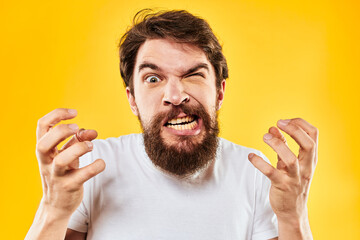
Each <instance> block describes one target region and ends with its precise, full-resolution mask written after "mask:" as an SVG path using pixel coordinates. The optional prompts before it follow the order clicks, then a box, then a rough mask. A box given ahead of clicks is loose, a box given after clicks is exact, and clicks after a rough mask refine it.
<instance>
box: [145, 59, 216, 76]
mask: <svg viewBox="0 0 360 240" xmlns="http://www.w3.org/2000/svg"><path fill="white" fill-rule="evenodd" d="M144 68H150V69H152V70H156V71H160V72H161V71H162V70H161V68H160V67H159V66H157V65H156V64H153V63H149V62H144V63H142V64H140V65H139V70H138V72H140V71H141V70H143V69H144ZM201 68H203V69H206V70H207V71H208V72H209V71H210V70H209V65H208V64H206V63H199V64H197V65H195V66H194V67H192V68H190V69H188V70H186V72H185V73H184V74H183V76H186V75H188V74H190V73H193V72H196V71H197V70H199V69H201Z"/></svg>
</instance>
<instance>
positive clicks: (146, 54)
mask: <svg viewBox="0 0 360 240" xmlns="http://www.w3.org/2000/svg"><path fill="white" fill-rule="evenodd" d="M143 63H151V64H156V66H157V67H158V68H157V69H153V68H152V67H145V68H143V69H141V70H140V71H139V67H140V65H141V64H143ZM198 64H203V65H204V66H205V65H207V66H208V68H207V69H206V68H199V69H198V70H197V71H194V72H192V73H187V72H188V71H187V70H189V69H191V68H192V67H194V66H197V65H198ZM199 74H200V75H202V76H200V75H199ZM154 76H155V78H152V77H154ZM157 78H158V79H157ZM150 79H152V81H149V80H150ZM126 92H127V96H128V100H129V104H130V107H131V110H132V112H133V113H134V114H135V115H137V116H139V115H140V116H141V119H142V121H143V124H144V126H147V125H148V124H149V122H150V120H151V119H152V118H153V117H154V116H155V115H156V114H157V113H160V112H166V111H168V110H169V108H170V107H172V106H177V105H179V104H192V105H197V104H201V105H203V106H204V107H205V109H206V110H207V111H208V113H210V115H211V116H212V117H215V114H214V113H215V111H216V110H219V109H220V107H221V105H222V102H223V99H224V92H225V81H222V84H221V88H220V89H219V91H218V92H217V89H216V87H215V73H214V69H213V67H212V65H211V64H210V63H209V61H208V60H207V58H206V56H205V54H204V53H203V52H202V51H201V50H200V49H199V48H197V47H195V46H191V45H187V44H178V43H175V42H172V41H170V40H166V39H157V40H147V41H146V42H145V43H144V44H143V45H142V46H141V47H140V49H139V52H138V56H137V58H136V64H135V69H134V96H133V95H132V94H131V93H130V90H129V89H128V88H127V89H126ZM76 115H77V113H76V111H75V110H69V109H56V110H54V111H52V112H51V113H49V114H47V115H46V116H44V117H43V118H41V119H40V120H39V122H38V128H37V150H36V153H37V158H38V160H39V166H40V174H41V177H42V182H43V189H44V194H43V198H42V200H41V203H40V206H39V209H38V212H37V214H36V216H35V220H34V223H33V225H32V226H31V228H30V230H29V232H28V234H27V236H26V238H25V239H64V238H65V237H66V238H65V239H69V240H80V239H86V233H80V232H77V231H74V230H71V229H67V224H68V221H69V218H70V216H71V215H72V213H73V212H74V211H75V209H76V208H77V207H78V206H79V204H80V202H81V200H82V197H83V183H84V182H85V181H87V180H88V179H90V178H92V177H94V176H96V175H97V174H99V173H100V172H102V171H103V170H104V168H105V162H104V161H103V160H101V159H98V160H96V161H95V162H94V163H92V164H90V165H89V166H86V167H84V168H81V169H79V167H78V166H79V164H78V159H79V157H80V156H82V155H83V154H85V153H87V152H89V151H91V150H92V144H91V140H93V139H94V138H96V136H97V133H96V131H94V130H83V131H81V132H80V133H79V135H80V141H79V139H77V138H75V137H73V138H72V139H71V140H70V141H69V142H68V143H66V144H65V145H64V147H63V148H62V149H61V150H57V145H58V144H59V143H60V142H62V141H63V140H64V139H66V138H67V137H69V136H71V135H74V134H75V133H77V132H79V129H78V127H77V125H68V124H58V123H60V122H61V121H62V120H67V119H72V118H74V117H75V116H76ZM180 115H181V114H180ZM164 121H166V119H164ZM285 122H286V123H287V124H285V125H284V124H281V123H282V122H281V121H279V122H278V124H277V126H278V128H276V127H271V128H270V129H269V132H268V133H267V134H265V136H264V141H265V142H266V143H267V144H268V145H269V146H270V147H271V148H272V149H274V151H275V152H276V153H277V154H278V164H277V167H276V168H274V167H272V166H271V165H270V164H268V163H267V162H265V161H264V160H263V159H262V158H261V157H260V156H257V155H255V154H250V155H249V160H250V162H251V163H252V164H253V165H254V166H255V167H256V168H257V169H259V170H260V171H261V172H262V173H263V174H264V175H265V176H267V177H268V178H269V179H270V180H271V183H272V185H271V189H270V203H271V206H272V208H273V210H274V212H275V214H276V215H277V217H278V222H279V226H278V227H279V238H273V239H312V235H311V231H310V226H309V222H308V217H307V207H306V203H307V199H308V193H309V187H310V183H311V179H312V176H313V173H314V170H315V166H316V162H317V139H318V130H317V129H316V128H315V127H313V126H312V125H311V124H309V123H308V122H306V121H305V120H303V119H300V118H296V119H289V120H287V121H285ZM164 123H165V122H164ZM56 124H58V125H57V126H55V125H56ZM54 126H55V127H54ZM161 128H162V131H161V136H162V137H163V138H164V139H165V140H166V142H168V143H169V144H172V145H174V144H180V145H179V147H185V146H182V145H181V143H179V142H178V141H177V138H176V135H182V134H187V135H193V136H194V139H196V141H199V142H201V140H202V138H203V135H204V128H203V126H202V125H201V121H199V129H197V130H194V131H181V130H178V131H172V130H173V129H172V130H169V129H168V128H167V127H165V126H162V127H161ZM279 129H280V130H282V131H284V132H285V133H287V134H288V135H290V136H291V137H292V138H293V139H295V141H296V142H297V143H298V144H299V146H300V151H299V154H298V156H295V154H294V153H292V152H291V150H290V149H289V148H288V146H287V144H286V140H285V137H284V136H283V134H282V133H281V132H280V130H279ZM268 134H270V135H268ZM270 136H271V138H269V137H270Z"/></svg>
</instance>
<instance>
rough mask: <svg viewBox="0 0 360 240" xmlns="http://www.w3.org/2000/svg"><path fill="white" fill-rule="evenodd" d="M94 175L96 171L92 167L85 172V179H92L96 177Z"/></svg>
mask: <svg viewBox="0 0 360 240" xmlns="http://www.w3.org/2000/svg"><path fill="white" fill-rule="evenodd" d="M96 173H97V171H96V169H95V168H94V167H90V168H88V169H87V171H86V177H87V178H90V177H93V176H95V175H96Z"/></svg>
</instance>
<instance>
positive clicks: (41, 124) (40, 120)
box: [37, 117, 46, 128]
mask: <svg viewBox="0 0 360 240" xmlns="http://www.w3.org/2000/svg"><path fill="white" fill-rule="evenodd" d="M37 126H38V127H39V128H44V127H46V123H45V119H44V117H42V118H40V119H39V120H38V122H37Z"/></svg>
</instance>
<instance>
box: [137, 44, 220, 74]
mask: <svg viewBox="0 0 360 240" xmlns="http://www.w3.org/2000/svg"><path fill="white" fill-rule="evenodd" d="M144 63H152V64H156V65H157V66H160V67H161V69H164V70H165V71H166V72H171V73H173V74H181V73H182V72H185V71H187V70H188V69H190V68H192V67H194V66H196V65H199V64H207V65H208V66H209V70H210V71H212V72H213V71H214V70H213V67H212V65H211V63H210V62H209V60H208V58H207V56H206V54H205V53H204V51H203V50H202V49H200V48H199V47H197V46H195V45H192V44H187V43H177V42H175V41H172V40H169V39H149V40H146V41H145V42H144V43H143V44H142V45H141V46H140V48H139V51H138V53H137V56H136V62H135V68H134V74H135V75H136V73H137V72H138V71H139V66H141V65H142V64H144Z"/></svg>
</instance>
